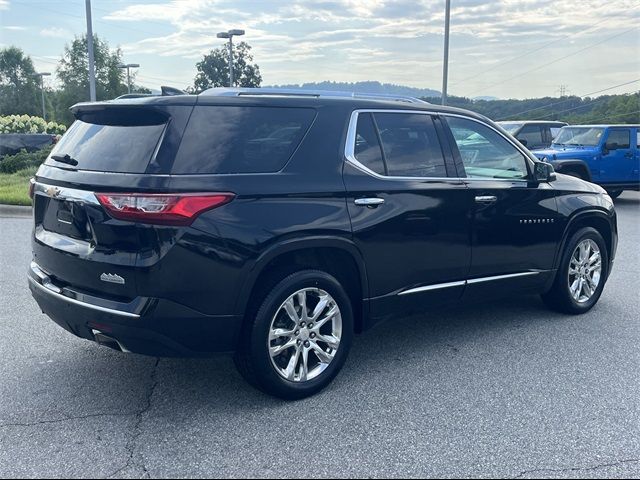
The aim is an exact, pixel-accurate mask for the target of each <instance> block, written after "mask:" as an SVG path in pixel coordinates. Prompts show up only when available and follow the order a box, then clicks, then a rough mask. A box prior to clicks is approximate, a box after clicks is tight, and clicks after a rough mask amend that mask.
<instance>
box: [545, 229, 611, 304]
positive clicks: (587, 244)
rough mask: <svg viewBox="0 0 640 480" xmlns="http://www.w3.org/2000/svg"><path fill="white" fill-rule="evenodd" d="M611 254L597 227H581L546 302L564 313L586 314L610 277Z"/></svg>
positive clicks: (574, 236)
mask: <svg viewBox="0 0 640 480" xmlns="http://www.w3.org/2000/svg"><path fill="white" fill-rule="evenodd" d="M608 266H609V257H608V253H607V248H606V244H605V242H604V239H603V238H602V235H600V232H598V231H597V230H596V229H595V228H591V227H586V228H581V229H580V230H578V231H577V232H575V233H574V234H573V235H572V236H571V238H570V239H569V241H568V242H567V245H566V247H565V251H564V252H563V255H562V259H561V261H560V268H559V269H558V272H557V273H556V278H555V281H554V283H553V286H552V287H551V290H549V292H547V293H545V294H543V295H542V299H543V301H544V302H545V303H546V304H547V306H549V307H550V308H552V309H553V310H557V311H559V312H562V313H568V314H573V315H577V314H582V313H586V312H588V311H589V310H591V309H592V308H593V306H594V305H595V304H596V303H597V302H598V300H599V299H600V295H602V290H603V289H604V284H605V282H606V280H607V276H608V273H609V272H608Z"/></svg>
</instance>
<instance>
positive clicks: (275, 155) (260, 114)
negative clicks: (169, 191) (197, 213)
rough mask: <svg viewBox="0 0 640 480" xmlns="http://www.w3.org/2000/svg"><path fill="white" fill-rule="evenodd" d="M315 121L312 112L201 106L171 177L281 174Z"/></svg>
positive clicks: (188, 128) (195, 111)
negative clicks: (187, 175) (203, 174)
mask: <svg viewBox="0 0 640 480" xmlns="http://www.w3.org/2000/svg"><path fill="white" fill-rule="evenodd" d="M314 117H315V110H313V109H309V108H274V107H227V106H199V107H196V109H195V110H194V112H193V114H192V115H191V119H190V120H189V125H188V127H187V130H186V132H185V134H184V136H183V138H182V143H181V145H180V150H179V151H178V155H177V156H176V160H175V163H174V165H173V169H172V173H174V174H197V173H210V174H217V173H268V172H277V171H278V170H280V169H282V167H284V166H285V164H286V163H287V161H288V160H289V158H290V157H291V155H292V154H293V152H294V151H295V149H296V148H297V147H298V145H299V144H300V142H301V141H302V137H304V135H305V133H306V132H307V130H308V129H309V126H310V125H311V122H312V121H313V119H314Z"/></svg>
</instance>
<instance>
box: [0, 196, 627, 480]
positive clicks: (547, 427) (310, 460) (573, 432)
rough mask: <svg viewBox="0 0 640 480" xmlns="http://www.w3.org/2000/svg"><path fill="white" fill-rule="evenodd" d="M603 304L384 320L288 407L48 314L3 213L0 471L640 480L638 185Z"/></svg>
mask: <svg viewBox="0 0 640 480" xmlns="http://www.w3.org/2000/svg"><path fill="white" fill-rule="evenodd" d="M616 204H617V210H618V213H619V220H618V222H619V231H620V244H619V249H618V256H617V260H616V266H615V269H614V272H613V274H612V277H611V279H610V281H609V283H608V284H607V287H606V289H605V291H604V294H603V297H602V299H601V301H600V303H599V304H598V305H597V306H596V307H595V308H594V309H593V310H592V311H591V312H590V313H588V314H586V315H584V316H580V317H569V316H564V315H561V314H556V313H551V312H549V311H548V310H546V309H545V307H544V306H543V305H542V303H541V301H540V300H539V299H538V298H537V297H519V298H513V299H510V300H508V301H506V302H502V303H499V304H486V305H478V306H476V307H464V308H456V309H451V310H446V311H441V312H438V313H434V314H430V315H429V316H428V317H425V316H422V317H412V318H405V319H400V320H398V321H396V322H390V323H387V324H384V325H382V326H380V327H378V328H376V329H374V330H373V331H370V332H367V333H366V334H364V335H362V336H360V337H359V338H357V339H356V342H355V344H354V347H353V350H352V352H351V355H350V357H349V360H348V361H347V364H346V365H345V368H344V370H343V372H342V373H341V374H340V375H339V377H338V378H337V380H336V381H335V382H334V383H333V384H332V385H331V386H330V387H329V388H328V389H327V390H326V391H324V392H322V393H321V394H319V395H317V396H316V397H314V398H311V399H307V400H304V401H300V402H295V403H284V402H282V401H279V400H276V399H273V398H270V397H267V396H265V395H263V394H261V393H259V392H257V391H255V390H253V389H252V388H250V387H249V386H247V385H246V384H245V383H244V381H243V380H242V379H241V378H240V376H239V374H238V373H236V371H235V369H234V367H233V362H232V361H231V359H229V358H226V357H220V358H214V359H207V360H187V359H160V360H158V359H155V358H145V357H141V356H136V355H125V354H121V353H117V352H114V351H111V350H108V349H106V348H101V347H98V346H97V345H94V344H92V343H90V342H87V341H84V340H80V339H76V338H75V337H73V336H71V335H70V334H68V333H67V332H65V331H63V330H62V329H61V328H59V327H57V326H56V325H55V324H53V323H52V322H51V321H50V320H48V318H47V317H45V316H44V315H43V314H41V313H40V311H39V309H38V307H37V305H36V304H35V302H34V301H33V300H32V299H31V296H30V293H29V289H28V287H27V282H26V279H25V271H26V268H27V265H28V262H29V260H30V245H29V233H30V228H31V221H30V219H28V218H19V217H3V218H0V225H1V228H0V272H1V275H0V287H1V289H2V293H1V294H0V326H1V327H2V331H1V332H0V351H1V352H2V356H1V364H0V476H2V477H67V476H72V477H73V476H89V477H111V476H114V477H119V476H124V477H136V478H137V477H173V476H194V477H209V476H216V477H218V476H234V477H245V476H250V477H253V476H257V477H274V476H275V477H298V478H307V477H336V476H338V477H355V476H364V477H368V476H371V477H389V476H391V477H425V476H428V477H442V476H446V477H468V476H474V477H478V476H492V477H503V478H528V477H535V478H539V477H575V478H585V477H637V476H638V475H640V349H639V345H640V276H639V274H640V248H639V245H640V194H638V193H635V192H633V193H630V192H626V193H624V194H623V195H622V196H621V197H620V199H618V200H617V202H616Z"/></svg>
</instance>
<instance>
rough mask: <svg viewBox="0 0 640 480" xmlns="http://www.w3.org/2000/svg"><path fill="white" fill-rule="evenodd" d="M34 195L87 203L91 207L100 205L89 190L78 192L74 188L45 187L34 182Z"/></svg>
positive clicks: (43, 184) (45, 185)
mask: <svg viewBox="0 0 640 480" xmlns="http://www.w3.org/2000/svg"><path fill="white" fill-rule="evenodd" d="M33 192H34V195H43V196H45V197H49V198H55V199H57V200H65V201H69V202H81V203H89V204H91V205H100V202H98V198H97V197H96V196H95V194H94V193H93V192H90V191H89V190H79V189H76V188H68V187H58V186H56V185H47V184H46V183H40V182H36V183H35V184H34V186H33Z"/></svg>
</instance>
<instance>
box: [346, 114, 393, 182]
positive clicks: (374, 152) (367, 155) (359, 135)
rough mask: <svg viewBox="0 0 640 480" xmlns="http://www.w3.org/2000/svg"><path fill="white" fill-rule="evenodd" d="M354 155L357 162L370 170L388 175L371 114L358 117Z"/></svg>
mask: <svg viewBox="0 0 640 480" xmlns="http://www.w3.org/2000/svg"><path fill="white" fill-rule="evenodd" d="M354 153H355V157H356V160H358V162H360V163H361V164H362V165H364V166H365V167H367V168H368V169H370V170H373V171H374V172H376V173H378V174H380V175H385V174H386V171H385V168H384V162H383V160H382V149H381V147H380V142H379V141H378V134H377V132H376V128H375V125H374V124H373V119H372V118H371V114H370V113H361V114H360V115H358V128H357V129H356V145H355V149H354Z"/></svg>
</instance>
